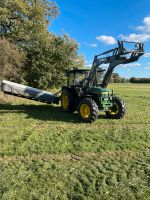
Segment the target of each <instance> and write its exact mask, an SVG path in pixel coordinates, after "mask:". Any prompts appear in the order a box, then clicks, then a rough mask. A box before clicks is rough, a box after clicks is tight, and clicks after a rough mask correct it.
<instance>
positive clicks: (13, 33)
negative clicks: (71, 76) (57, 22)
mask: <svg viewBox="0 0 150 200" xmlns="http://www.w3.org/2000/svg"><path fill="white" fill-rule="evenodd" d="M58 13H59V12H58V7H57V5H56V4H55V3H53V2H50V1H48V0H22V1H20V0H3V1H2V2H0V16H1V17H0V36H1V37H5V38H7V39H9V40H10V41H13V42H14V43H15V44H16V45H18V47H20V48H21V49H23V51H24V53H25V55H26V67H25V68H24V71H22V72H23V73H22V77H24V79H25V81H26V82H27V84H29V85H31V86H34V87H40V88H47V87H52V86H57V85H59V84H62V83H63V82H64V79H65V78H64V73H65V70H66V69H67V68H70V67H72V66H74V65H78V66H81V65H82V63H83V58H82V57H80V56H78V54H77V50H78V44H77V43H76V42H75V41H74V40H72V39H70V38H69V36H67V35H64V36H56V35H54V34H52V33H49V32H48V27H49V25H50V21H51V19H53V18H56V17H57V15H58Z"/></svg>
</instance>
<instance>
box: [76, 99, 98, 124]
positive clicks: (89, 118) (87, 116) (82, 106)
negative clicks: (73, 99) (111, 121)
mask: <svg viewBox="0 0 150 200" xmlns="http://www.w3.org/2000/svg"><path fill="white" fill-rule="evenodd" d="M78 114H79V116H80V118H81V119H82V120H83V121H84V122H88V123H91V122H94V121H95V120H96V119H97V118H98V106H97V104H96V103H95V101H94V100H92V99H91V98H85V99H82V100H81V101H80V102H79V104H78Z"/></svg>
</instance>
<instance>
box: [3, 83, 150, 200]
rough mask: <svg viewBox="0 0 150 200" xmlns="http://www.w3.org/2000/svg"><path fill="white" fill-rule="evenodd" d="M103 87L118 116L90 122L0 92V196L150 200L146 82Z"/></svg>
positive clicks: (149, 90) (149, 89)
mask: <svg viewBox="0 0 150 200" xmlns="http://www.w3.org/2000/svg"><path fill="white" fill-rule="evenodd" d="M110 87H111V88H113V89H114V90H115V93H117V94H118V95H119V96H120V97H122V98H123V99H124V100H125V101H126V105H127V113H126V116H125V117H124V118H123V119H121V120H110V119H107V118H105V115H104V113H100V116H99V119H98V120H97V121H96V122H95V123H93V124H85V123H81V121H80V120H79V119H78V116H77V114H76V113H74V114H68V113H63V112H62V111H61V109H60V107H59V106H51V105H45V104H42V103H36V102H34V101H28V100H24V99H19V98H14V97H10V96H9V97H8V96H5V95H3V94H2V93H1V94H0V141H1V146H0V154H1V157H0V170H1V171H0V189H1V190H0V199H11V200H12V199H73V200H75V199H89V200H90V199H93V200H94V199H96V200H97V199H100V200H101V199H141V200H143V199H145V200H147V199H150V189H149V188H150V85H144V84H143V85H142V84H141V85H134V84H133V85H132V84H114V85H111V86H110Z"/></svg>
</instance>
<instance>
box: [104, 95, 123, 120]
mask: <svg viewBox="0 0 150 200" xmlns="http://www.w3.org/2000/svg"><path fill="white" fill-rule="evenodd" d="M125 112H126V108H125V102H124V101H123V100H122V99H120V98H118V97H114V105H113V107H111V108H110V110H109V111H106V116H107V117H108V118H112V119H121V118H123V117H124V115H125Z"/></svg>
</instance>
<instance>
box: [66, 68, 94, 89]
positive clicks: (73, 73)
mask: <svg viewBox="0 0 150 200" xmlns="http://www.w3.org/2000/svg"><path fill="white" fill-rule="evenodd" d="M89 73H90V69H78V68H74V69H72V70H68V71H67V78H68V79H67V86H70V87H71V86H84V85H85V84H86V80H87V78H88V76H89Z"/></svg>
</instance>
